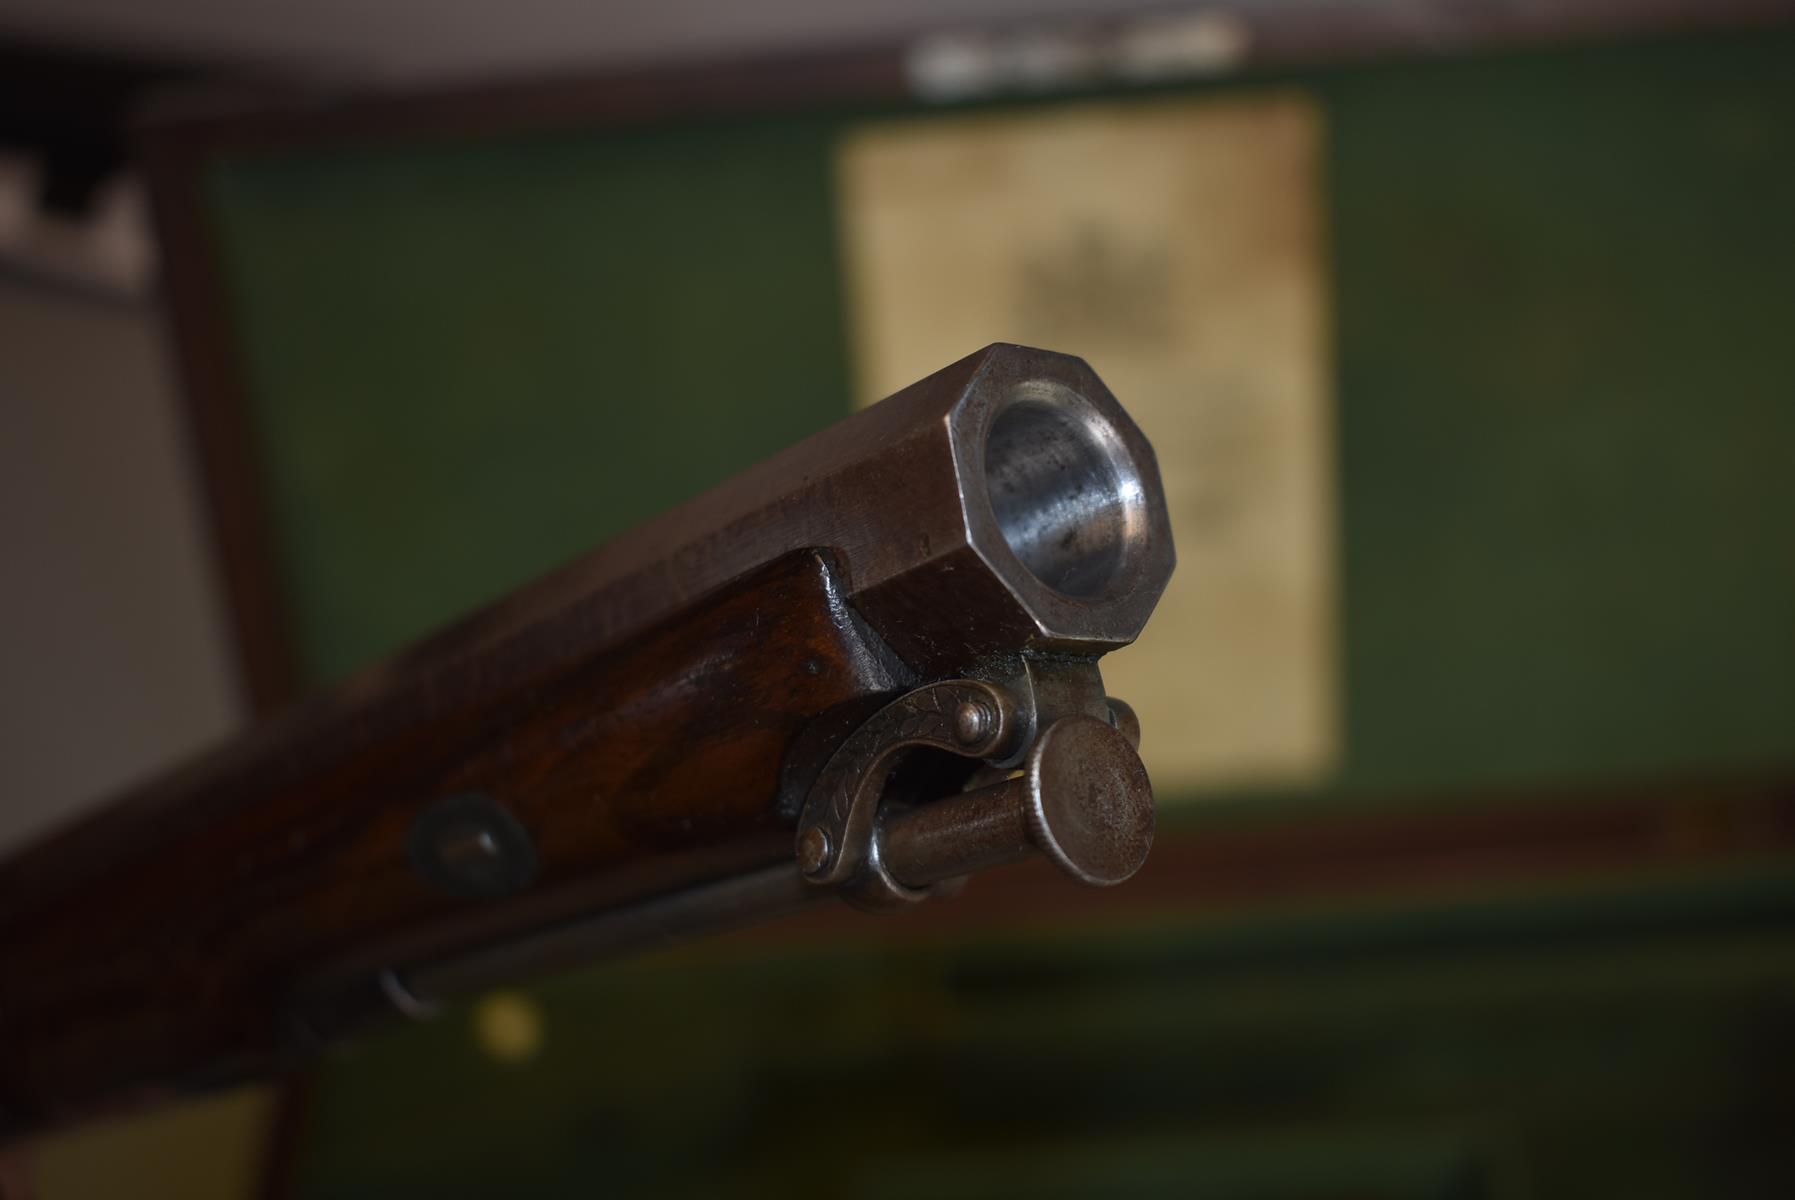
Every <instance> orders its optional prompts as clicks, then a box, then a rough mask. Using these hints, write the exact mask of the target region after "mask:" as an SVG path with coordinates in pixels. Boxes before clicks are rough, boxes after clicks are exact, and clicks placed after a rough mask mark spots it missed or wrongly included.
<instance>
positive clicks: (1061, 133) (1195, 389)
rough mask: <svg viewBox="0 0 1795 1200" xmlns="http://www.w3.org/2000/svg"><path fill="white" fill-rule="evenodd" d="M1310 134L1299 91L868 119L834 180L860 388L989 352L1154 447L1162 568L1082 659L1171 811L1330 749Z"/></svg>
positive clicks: (1331, 697)
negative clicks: (1153, 591) (1103, 401)
mask: <svg viewBox="0 0 1795 1200" xmlns="http://www.w3.org/2000/svg"><path fill="white" fill-rule="evenodd" d="M1321 137H1322V129H1321V123H1320V119H1319V115H1318V113H1317V112H1316V110H1315V108H1314V106H1313V105H1312V104H1311V103H1310V102H1309V101H1308V100H1307V99H1306V98H1305V97H1303V96H1301V95H1297V94H1285V93H1278V94H1268V95H1264V96H1260V97H1252V98H1232V99H1224V100H1219V101H1183V100H1180V101H1176V102H1165V101H1134V102H1126V103H1118V102H1102V103H1089V104H1078V105H1070V106H1062V107H1054V108H1052V109H1047V110H1041V109H1037V110H1035V111H1032V112H1028V113H1025V114H1021V115H1016V114H1005V115H997V116H987V115H971V116H937V117H933V118H922V119H916V120H909V121H903V122H893V123H884V124H875V125H869V126H864V127H862V128H860V129H858V130H856V131H854V132H853V133H852V134H851V135H849V136H848V137H847V138H846V139H845V140H844V141H843V143H842V145H841V146H840V148H839V152H838V157H837V164H836V165H837V183H838V189H839V198H840V199H839V203H840V219H841V226H842V236H843V239H844V244H843V249H844V256H843V257H844V261H845V263H846V270H847V274H848V279H847V285H848V296H849V300H850V304H851V309H852V319H851V328H852V333H853V338H854V351H855V358H856V363H857V371H858V380H857V384H858V388H859V396H858V399H859V401H860V402H861V403H863V404H865V403H871V402H873V401H875V400H877V399H878V398H880V397H881V396H885V395H888V394H889V393H891V392H893V391H895V390H897V389H898V388H900V387H902V386H904V385H905V384H908V383H911V382H913V381H914V380H917V379H920V378H921V377H923V376H924V375H927V374H929V373H930V372H932V371H934V370H937V369H938V368H940V367H942V366H945V365H946V364H947V363H949V362H952V361H953V360H955V359H957V358H960V357H961V356H963V355H965V354H968V353H971V352H972V351H974V350H976V349H978V348H979V347H981V346H983V345H986V344H988V343H990V342H995V341H1006V342H1020V343H1023V344H1026V345H1035V346H1042V347H1045V348H1047V349H1051V350H1061V351H1065V352H1068V353H1072V354H1077V355H1080V356H1081V357H1083V358H1085V359H1086V360H1088V361H1089V362H1090V363H1091V365H1092V366H1093V367H1094V368H1095V369H1096V371H1097V373H1098V374H1099V375H1101V376H1102V377H1103V379H1104V381H1105V382H1106V383H1107V384H1108V385H1109V386H1110V388H1111V390H1112V391H1114V392H1115V394H1116V396H1117V397H1118V398H1119V399H1120V400H1121V401H1122V403H1123V405H1124V406H1126V407H1127V409H1128V411H1129V412H1130V413H1131V414H1132V415H1133V416H1134V418H1135V419H1136V420H1137V421H1138V422H1139V423H1140V425H1141V427H1142V428H1143V429H1144V430H1145V431H1146V433H1147V436H1148V437H1149V438H1151V439H1152V441H1153V445H1154V447H1155V449H1156V451H1157V452H1158V455H1159V462H1160V468H1161V473H1162V474H1163V476H1164V479H1165V487H1166V493H1167V496H1168V499H1169V501H1170V505H1171V515H1172V530H1173V534H1174V536H1175V539H1176V542H1177V547H1178V570H1177V573H1176V575H1175V576H1174V578H1173V580H1172V584H1171V587H1170V589H1169V590H1168V591H1167V592H1166V595H1165V598H1164V599H1163V600H1162V601H1161V603H1160V606H1159V609H1158V611H1157V612H1156V613H1155V615H1154V617H1153V620H1152V622H1151V624H1150V625H1149V626H1148V628H1147V631H1146V633H1145V634H1144V635H1143V636H1142V639H1141V641H1140V643H1139V644H1138V645H1136V646H1134V647H1130V648H1129V649H1126V650H1123V651H1120V652H1118V653H1116V654H1114V655H1112V656H1110V657H1108V658H1106V659H1105V660H1104V677H1105V681H1106V682H1107V684H1108V686H1109V690H1110V692H1111V693H1112V694H1113V695H1117V696H1121V697H1123V698H1124V699H1126V700H1128V701H1129V702H1130V703H1131V704H1133V705H1134V707H1135V709H1136V710H1137V711H1138V712H1139V714H1140V717H1141V724H1142V727H1143V731H1144V735H1143V743H1142V753H1143V756H1144V757H1145V759H1146V761H1147V766H1148V768H1149V770H1150V771H1151V773H1152V776H1153V780H1154V784H1155V786H1156V789H1157V790H1158V791H1159V792H1160V794H1161V795H1162V796H1163V797H1165V798H1168V799H1176V798H1178V797H1179V796H1181V795H1190V794H1194V793H1197V792H1200V791H1202V790H1205V789H1210V790H1213V789H1216V788H1227V787H1242V786H1244V787H1252V786H1259V785H1293V784H1303V783H1310V782H1315V781H1317V780H1319V779H1321V778H1325V777H1326V776H1327V774H1328V773H1329V772H1330V771H1332V769H1333V768H1334V766H1335V763H1336V761H1337V759H1338V756H1339V753H1340V716H1339V712H1338V703H1339V702H1338V695H1339V686H1338V679H1337V674H1338V665H1337V654H1336V649H1335V637H1336V626H1337V615H1336V612H1335V607H1336V600H1335V596H1336V589H1335V579H1334V569H1335V550H1334V535H1335V515H1336V514H1335V503H1334V491H1333V480H1332V443H1331V423H1330V407H1331V406H1330V398H1329V386H1330V372H1329V369H1328V362H1327V351H1328V346H1327V313H1326V302H1327V293H1326V288H1325V277H1324V269H1325V268H1324V262H1325V258H1324V248H1323V246H1324V243H1323V230H1322V222H1321V192H1320V188H1321V181H1320V167H1321V164H1320V150H1321Z"/></svg>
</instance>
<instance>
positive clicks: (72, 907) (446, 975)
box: [0, 345, 1173, 1131]
mask: <svg viewBox="0 0 1795 1200" xmlns="http://www.w3.org/2000/svg"><path fill="white" fill-rule="evenodd" d="M1172 566H1173V552H1172V541H1171V533H1170V528H1169V525H1168V521H1167V517H1166V506H1165V501H1164V498H1163V495H1162V491H1161V487H1160V480H1159V474H1158V468H1157V466H1156V464H1155V462H1154V458H1153V452H1152V449H1151V448H1150V447H1149V446H1148V444H1147V441H1146V439H1145V438H1144V437H1143V436H1142V435H1141V432H1140V430H1139V429H1138V428H1136V426H1135V425H1134V423H1133V422H1132V421H1131V420H1130V419H1129V418H1128V416H1127V415H1126V414H1125V413H1124V412H1123V411H1122V409H1121V407H1120V406H1119V405H1118V404H1117V403H1116V401H1115V399H1114V398H1113V397H1112V396H1111V395H1110V394H1109V392H1108V391H1107V390H1106V389H1105V388H1104V386H1103V384H1102V383H1101V382H1100V381H1099V380H1098V378H1097V376H1096V375H1095V374H1093V373H1092V371H1091V370H1090V368H1089V367H1087V366H1086V365H1085V364H1084V363H1083V362H1082V361H1080V360H1078V359H1076V358H1069V357H1066V356H1063V355H1059V354H1051V353H1047V352H1045V351H1041V350H1032V349H1026V348H1023V347H1020V346H1011V345H994V346H991V347H988V348H987V349H985V350H982V351H980V352H978V353H976V354H973V355H971V356H970V357H968V358H965V359H963V360H961V361H960V362H957V363H955V364H953V365H952V366H950V367H947V368H946V369H944V370H942V371H939V372H937V373H936V374H934V375H931V376H929V377H928V378H927V379H924V380H922V381H921V382H919V383H917V384H915V385H913V386H911V387H908V388H906V389H904V390H903V391H901V392H899V393H897V394H896V395H894V396H892V397H890V398H888V399H886V400H885V401H883V402H881V403H879V404H877V405H874V406H872V407H871V408H867V409H865V410H863V411H861V412H859V413H856V414H855V415H853V416H851V417H848V418H847V419H845V420H843V421H841V422H840V423H838V424H836V425H834V426H832V427H831V428H829V429H826V430H824V431H823V432H821V433H819V434H817V435H815V436H814V437H812V438H810V439H808V440H806V441H804V442H801V443H799V444H798V445H795V446H793V447H791V448H790V449H788V450H786V451H784V452H783V453H781V454H779V455H776V456H775V457H773V458H771V459H768V460H766V461H764V462H762V463H760V464H759V465H758V466H756V467H753V468H752V469H750V470H748V471H746V472H744V473H742V474H741V475H738V476H736V477H734V478H732V479H730V480H728V481H727V482H725V483H723V484H721V485H720V486H718V487H716V488H714V489H712V490H711V491H709V492H706V493H705V494H703V495H701V496H698V497H697V498H696V499H693V500H691V501H689V502H687V503H685V504H683V505H681V506H679V507H677V508H674V509H672V510H670V511H668V512H666V513H664V514H663V515H662V516H660V517H658V518H656V519H655V520H652V521H650V522H649V523H647V524H646V525H643V526H641V527H639V528H637V529H635V530H633V531H632V532H630V533H628V534H626V535H624V536H622V537H620V538H618V539H616V540H615V541H613V542H610V543H608V544H607V545H604V546H602V547H600V548H599V549H597V550H594V551H592V552H590V553H589V554H587V555H586V556H585V557H583V558H581V559H579V560H577V561H575V562H574V563H572V564H570V565H569V566H567V567H564V568H563V569H561V570H560V571H558V572H556V573H555V574H552V575H550V576H548V577H547V578H544V579H542V580H540V581H538V582H537V583H535V584H533V585H531V586H529V587H527V588H525V589H523V590H522V591H519V592H516V593H514V594H512V595H510V596H509V597H507V598H505V599H503V600H502V601H500V602H499V603H498V604H496V605H494V606H492V607H491V608H489V609H486V610H485V611H483V612H480V613H478V614H476V615H474V616H472V617H470V618H468V619H466V620H465V621H463V622H461V623H460V624H458V625H456V626H454V627H452V628H450V629H448V630H447V631H445V632H443V633H441V634H439V635H437V636H436V637H433V638H431V639H429V640H427V641H425V642H423V643H421V644H419V645H418V646H416V647H414V648H412V649H411V650H409V651H407V652H405V653H403V654H401V655H399V656H398V657H396V658H394V659H392V660H390V661H388V662H385V663H383V664H380V665H377V666H375V667H373V668H371V669H369V670H367V671H365V672H363V673H362V674H360V675H358V676H356V677H354V678H352V679H350V680H349V681H348V682H347V683H345V684H343V685H341V686H340V687H338V688H336V689H335V690H334V691H332V692H330V693H328V694H325V695H323V696H321V697H319V698H318V699H316V700H313V701H311V702H309V703H305V704H302V705H300V706H298V707H296V708H294V709H292V710H291V711H289V712H287V713H286V714H284V715H281V716H277V717H276V718H274V719H273V720H270V721H268V722H267V723H265V724H263V725H260V726H258V727H256V728H254V729H252V730H251V731H249V732H248V733H247V734H245V735H244V736H242V737H241V738H239V739H237V740H236V741H233V742H231V743H229V744H227V745H225V746H223V747H222V748H220V749H218V750H216V751H215V752H213V753H211V754H209V755H207V756H205V757H202V758H201V759H199V760H197V761H195V762H193V763H191V764H188V765H187V766H185V767H183V768H181V769H178V770H176V771H174V772H173V773H171V774H169V775H168V776H166V777H164V778H161V779H159V780H156V781H154V782H152V783H150V784H148V785H147V786H144V787H142V788H140V789H139V790H137V791H136V792H134V793H132V794H130V795H127V796H125V797H123V798H122V799H120V800H118V801H117V802H116V803H114V804H113V805H111V806H110V807H107V808H104V809H102V810H101V811H100V812H99V813H98V815H96V816H94V817H92V818H90V819H87V820H85V821H83V822H80V823H78V824H75V825H73V826H72V827H70V828H68V829H66V830H65V831H63V832H61V833H60V834H58V835H56V836H54V837H52V838H51V839H50V840H48V841H46V842H44V843H42V844H40V845H38V846H36V847H34V848H31V849H29V850H27V851H26V852H25V853H23V854H22V855H19V856H17V857H15V858H13V859H12V860H11V861H9V862H7V863H5V864H4V865H0V962H3V963H4V964H5V970H4V977H3V978H0V1130H14V1131H16V1130H19V1129H24V1128H29V1127H32V1126H35V1125H39V1124H42V1123H44V1122H47V1121H51V1120H55V1119H58V1118H61V1117H65V1116H68V1115H71V1114H75V1113H79V1112H82V1111H87V1110H90V1109H92V1108H93V1107H95V1106H96V1105H107V1104H111V1103H115V1102H118V1101H122V1100H127V1099H129V1098H131V1097H134V1096H143V1095H146V1094H147V1095H155V1094H161V1093H164V1092H167V1091H171V1090H172V1091H181V1090H191V1089H195V1088H201V1087H206V1086H211V1085H217V1084H222V1083H226V1082H231V1081H236V1080H240V1079H245V1078H249V1077H253V1076H255V1075H257V1074H260V1073H264V1072H267V1071H270V1070H272V1069H275V1068H277V1067H279V1066H281V1065H283V1064H286V1063H289V1062H291V1061H293V1060H294V1059H295V1058H296V1057H298V1056H301V1055H303V1054H304V1053H305V1052H306V1051H307V1050H309V1049H311V1048H314V1047H316V1046H319V1045H321V1044H324V1043H327V1042H329V1041H330V1040H332V1039H334V1038H337V1037H340V1036H342V1035H343V1034H345V1033H347V1032H349V1031H351V1030H353V1029H356V1028H358V1027H360V1026H362V1025H363V1024H365V1023H366V1022H368V1021H369V1020H370V1019H371V1018H373V1017H375V1016H378V1015H380V1014H383V1013H385V1014H390V1013H392V1012H394V1011H395V1010H397V1011H399V1012H402V1013H407V1014H413V1015H417V1014H422V1013H426V1012H428V1011H429V1009H430V1008H431V1007H432V1005H433V1004H434V1003H435V1002H436V1001H437V1000H438V999H439V998H441V997H446V996H451V995H456V994H461V993H466V992H468V991H470V990H473V989H478V988H481V987H485V986H490V985H492V984H495V983H499V982H503V981H505V980H508V979H514V978H518V977H522V976H526V975H528V974H530V973H531V972H537V971H542V970H546V969H549V968H553V967H557V966H561V965H567V964H572V963H577V962H581V961H586V960H590V959H593V958H597V957H601V956H605V955H609V954H616V953H619V952H622V951H625V950H628V949H632V948H636V947H640V946H644V945H650V944H654V943H657V942H660V941H664V940H667V939H670V938H676V937H681V936H688V935H691V934H694V933H698V932H703V931H704V930H707V929H712V928H719V927H723V926H727V925H732V924H739V923H742V922H745V921H749V920H754V919H758V918H761V917H764V916H769V915H772V914H775V913H778V912H781V911H784V910H787V909H790V908H792V907H795V906H797V905H800V904H803V903H806V902H809V901H811V900H813V899H815V898H817V897H826V896H839V897H840V898H842V899H844V900H846V901H848V902H849V903H851V904H853V905H856V906H858V907H861V908H865V909H869V910H892V909H902V908H905V907H907V906H910V905H912V904H915V903H917V902H919V901H921V900H923V899H925V898H926V897H928V896H930V895H931V894H932V893H936V892H939V891H943V890H947V889H950V888H951V887H953V886H955V885H956V884H957V881H958V880H960V879H962V878H963V877H965V876H966V875H968V874H970V873H972V872H975V871H977V870H979V869H980V868H982V867H986V866H990V865H994V864H997V863H1001V862H1005V861H1009V860H1012V859H1016V858H1019V857H1022V856H1025V855H1030V854H1041V855H1045V856H1047V857H1048V858H1050V859H1052V860H1053V861H1054V862H1055V863H1057V864H1058V865H1059V866H1061V867H1062V868H1064V869H1065V870H1066V871H1068V872H1069V873H1071V874H1072V875H1073V876H1074V877H1076V878H1077V879H1080V880H1083V881H1085V882H1087V883H1093V884H1113V883H1118V882H1120V881H1121V880H1123V879H1126V878H1127V877H1128V876H1129V875H1131V874H1132V873H1133V872H1134V871H1135V870H1136V869H1137V868H1138V867H1139V866H1140V865H1141V863H1142V860H1143V859H1144V857H1145V855H1146V853H1147V849H1148V846H1149V844H1150V843H1151V841H1152V836H1153V798H1152V792H1151V789H1150V787H1149V785H1148V781H1147V776H1146V773H1145V771H1144V770H1143V768H1142V766H1141V763H1140V759H1139V757H1138V756H1137V754H1136V751H1135V747H1136V745H1137V744H1138V739H1139V732H1138V726H1137V724H1136V721H1135V718H1134V715H1133V713H1132V712H1130V710H1129V709H1128V707H1127V706H1126V705H1125V704H1123V703H1122V702H1120V701H1118V700H1114V699H1111V698H1109V697H1108V696H1106V695H1105V692H1104V688H1103V682H1102V678H1101V676H1100V675H1099V673H1098V667H1097V661H1098V659H1099V657H1100V656H1101V655H1103V654H1104V653H1106V652H1107V651H1110V650H1113V649H1115V648H1117V647H1119V646H1123V645H1126V644H1127V643H1129V642H1131V641H1133V640H1134V639H1135V637H1136V635H1137V634H1139V633H1140V631H1141V628H1142V626H1143V625H1144V624H1145V623H1146V621H1147V617H1148V615H1149V614H1150V613H1151V612H1152V611H1153V607H1154V604H1155V603H1156V601H1157V600H1158V598H1159V595H1160V593H1161V591H1162V590H1163V589H1164V587H1165V584H1166V581H1167V579H1168V577H1169V576H1170V574H1171V571H1172Z"/></svg>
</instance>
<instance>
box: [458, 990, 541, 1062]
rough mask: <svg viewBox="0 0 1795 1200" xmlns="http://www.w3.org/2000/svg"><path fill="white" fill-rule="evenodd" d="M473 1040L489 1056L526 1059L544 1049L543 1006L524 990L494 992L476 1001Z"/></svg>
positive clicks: (499, 1060) (497, 1060)
mask: <svg viewBox="0 0 1795 1200" xmlns="http://www.w3.org/2000/svg"><path fill="white" fill-rule="evenodd" d="M471 1018H472V1022H473V1032H474V1041H475V1043H476V1044H477V1045H478V1046H479V1047H480V1049H481V1051H483V1052H484V1053H485V1054H486V1056H487V1057H489V1058H491V1059H493V1060H494V1061H496V1062H501V1063H505V1064H508V1065H510V1064H517V1063H526V1062H529V1061H530V1060H531V1059H533V1058H535V1057H536V1055H537V1053H538V1052H539V1051H541V1049H542V1033H543V1030H542V1006H541V1005H539V1004H537V1003H536V1001H534V1000H532V999H531V998H530V997H528V996H526V995H524V994H523V993H522V992H493V993H492V994H491V995H488V996H485V997H482V998H481V999H480V1001H479V1002H478V1003H476V1004H475V1005H474V1009H473V1013H472V1014H471Z"/></svg>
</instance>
